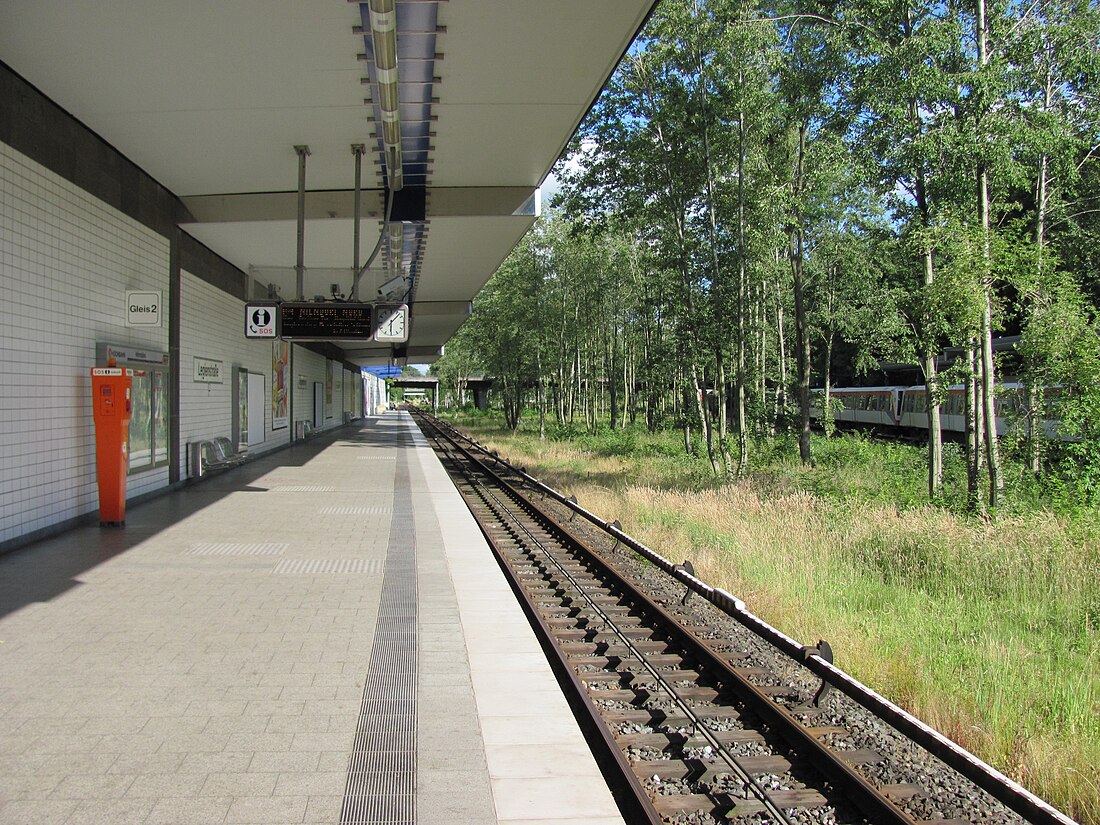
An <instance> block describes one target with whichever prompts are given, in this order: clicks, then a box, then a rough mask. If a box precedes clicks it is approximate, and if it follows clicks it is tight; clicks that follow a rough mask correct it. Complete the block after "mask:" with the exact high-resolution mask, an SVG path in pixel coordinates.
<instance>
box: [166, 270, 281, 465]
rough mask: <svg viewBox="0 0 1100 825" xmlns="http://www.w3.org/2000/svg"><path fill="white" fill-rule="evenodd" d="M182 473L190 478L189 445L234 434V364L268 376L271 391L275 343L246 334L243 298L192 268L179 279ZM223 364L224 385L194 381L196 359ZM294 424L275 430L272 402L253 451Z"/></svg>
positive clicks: (274, 442)
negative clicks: (272, 344)
mask: <svg viewBox="0 0 1100 825" xmlns="http://www.w3.org/2000/svg"><path fill="white" fill-rule="evenodd" d="M180 292H181V295H180V388H179V392H180V477H181V478H186V477H187V476H188V468H187V445H188V444H189V443H190V442H193V441H200V440H203V439H207V438H215V437H217V436H225V437H227V438H232V436H233V415H234V410H233V379H234V367H244V368H245V369H247V370H248V371H249V372H255V373H259V374H260V375H263V376H264V383H265V384H266V387H267V392H268V394H270V392H271V342H270V341H261V340H249V339H247V338H245V337H244V302H243V301H241V300H240V299H239V298H234V297H233V296H232V295H229V294H228V293H226V292H222V291H221V290H220V289H218V288H217V287H215V286H211V285H210V284H208V283H206V282H205V281H203V280H201V279H200V278H197V277H195V276H194V275H192V274H191V273H190V272H186V271H184V272H182V273H181V282H180ZM196 356H197V357H199V358H204V359H208V360H211V361H221V362H222V376H223V378H222V383H221V384H207V383H202V382H197V381H195V369H194V366H195V357H196ZM290 432H291V430H290V428H289V427H284V428H283V429H281V430H275V431H272V429H271V405H270V404H266V405H265V410H264V434H265V440H264V443H263V444H255V445H252V446H250V447H249V448H248V449H249V452H250V453H258V452H264V451H265V450H270V449H274V448H275V447H280V446H282V445H284V444H286V443H287V441H288V440H289V437H290Z"/></svg>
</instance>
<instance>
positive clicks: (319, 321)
mask: <svg viewBox="0 0 1100 825" xmlns="http://www.w3.org/2000/svg"><path fill="white" fill-rule="evenodd" d="M279 315H280V322H281V327H280V330H279V336H280V337H281V338H313V339H320V340H326V339H332V338H370V337H371V333H372V332H373V331H374V329H373V327H374V311H373V305H372V304H360V303H350V302H333V301H325V302H323V303H322V302H314V303H308V302H306V303H291V302H284V303H282V304H280V305H279Z"/></svg>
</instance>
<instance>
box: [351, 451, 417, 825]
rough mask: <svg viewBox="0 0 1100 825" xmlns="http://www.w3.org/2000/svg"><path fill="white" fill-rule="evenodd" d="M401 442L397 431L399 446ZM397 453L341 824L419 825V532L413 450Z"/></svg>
mask: <svg viewBox="0 0 1100 825" xmlns="http://www.w3.org/2000/svg"><path fill="white" fill-rule="evenodd" d="M402 436H405V434H402ZM405 438H406V439H407V438H408V436H405ZM402 440H403V439H402V438H401V437H400V436H399V438H398V443H399V444H401V443H402ZM398 455H399V457H400V458H399V460H398V461H397V465H396V467H395V473H394V497H393V516H392V519H391V522H390V538H389V547H388V549H387V553H386V563H385V573H384V574H383V579H382V598H381V602H380V603H379V607H378V624H377V626H376V628H375V634H374V644H373V647H372V648H371V656H370V665H369V667H368V669H367V676H366V683H365V685H364V688H363V704H362V707H361V709H360V712H359V722H358V724H357V726H356V730H355V739H354V741H353V743H352V754H351V758H350V759H349V760H348V780H347V786H346V788H345V791H344V804H343V808H342V810H341V811H340V825H381V824H382V823H386V825H413V823H415V822H416V672H417V651H416V646H417V629H416V622H417V603H416V599H417V596H416V543H415V541H416V540H415V535H416V534H415V532H413V531H412V530H410V529H409V527H410V524H411V522H412V518H413V512H412V495H411V491H410V489H409V466H408V459H407V451H405V450H399V451H398Z"/></svg>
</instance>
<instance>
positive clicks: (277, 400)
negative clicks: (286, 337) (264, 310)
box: [271, 341, 290, 430]
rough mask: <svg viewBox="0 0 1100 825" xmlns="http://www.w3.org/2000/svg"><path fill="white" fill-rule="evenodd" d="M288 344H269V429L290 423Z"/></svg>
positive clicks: (279, 427) (282, 342)
mask: <svg viewBox="0 0 1100 825" xmlns="http://www.w3.org/2000/svg"><path fill="white" fill-rule="evenodd" d="M289 393H290V342H289V341H272V342H271V429H273V430H281V429H284V428H285V427H287V426H288V425H289V423H290V414H289V403H290V401H289Z"/></svg>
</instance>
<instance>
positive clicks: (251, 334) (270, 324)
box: [244, 304, 279, 338]
mask: <svg viewBox="0 0 1100 825" xmlns="http://www.w3.org/2000/svg"><path fill="white" fill-rule="evenodd" d="M278 328H279V308H278V306H277V305H276V304H245V307H244V337H245V338H275V337H277V335H278Z"/></svg>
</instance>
